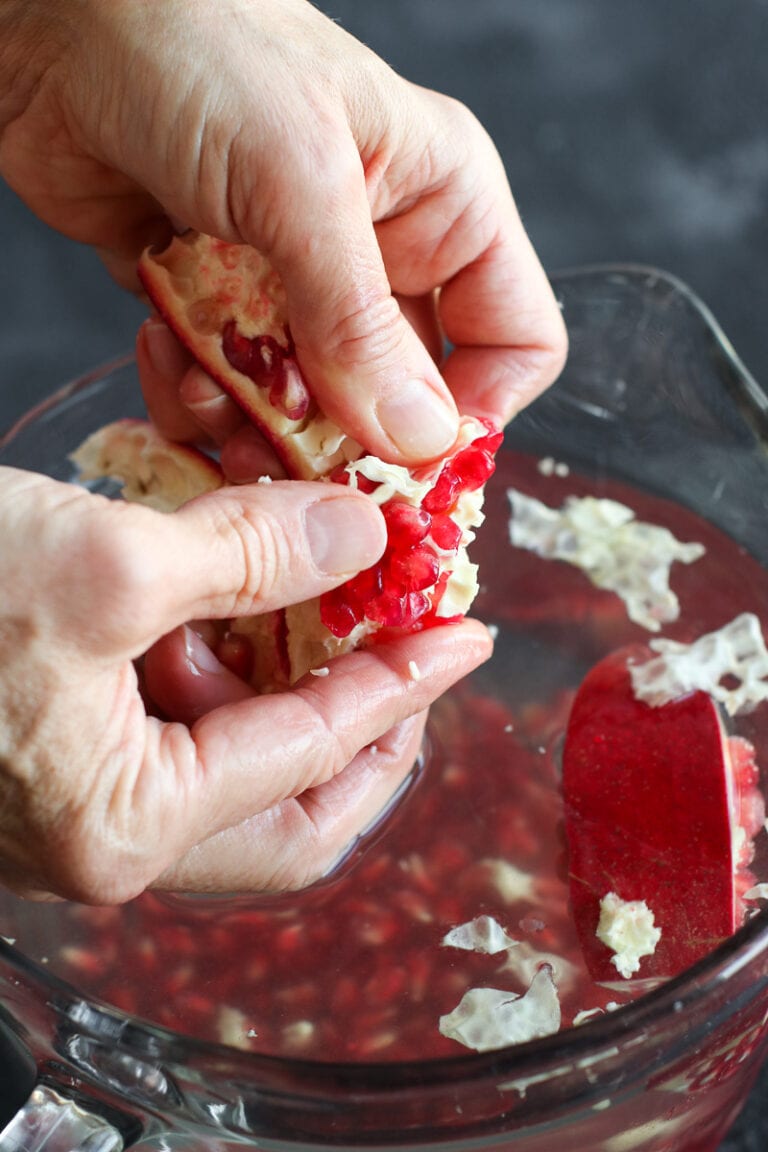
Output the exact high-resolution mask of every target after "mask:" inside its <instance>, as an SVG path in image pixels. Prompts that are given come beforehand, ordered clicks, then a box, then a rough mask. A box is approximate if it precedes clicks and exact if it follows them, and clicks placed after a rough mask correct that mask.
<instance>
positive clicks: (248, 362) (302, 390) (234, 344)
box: [221, 320, 310, 420]
mask: <svg viewBox="0 0 768 1152" xmlns="http://www.w3.org/2000/svg"><path fill="white" fill-rule="evenodd" d="M221 350H222V352H223V353H224V355H225V357H226V358H227V360H228V361H229V363H230V364H231V365H232V367H233V368H234V369H236V371H238V372H242V373H243V375H244V376H247V377H248V378H249V379H250V380H253V382H254V384H258V385H259V387H260V388H267V389H268V395H269V402H270V404H272V406H273V407H274V408H277V409H278V410H279V411H280V412H282V413H283V414H284V415H285V416H287V417H288V419H289V420H300V419H302V418H303V417H304V416H306V414H307V410H308V408H309V402H310V395H309V391H308V390H307V386H306V384H305V383H304V381H303V379H302V377H301V374H300V372H299V369H298V366H297V365H296V364H295V363H294V362H293V361H292V360H291V359H290V358H289V357H288V356H287V354H286V349H285V348H283V347H282V346H281V345H280V344H279V343H278V342H277V340H275V338H274V336H255V337H254V338H253V339H251V338H250V337H248V336H244V335H243V334H242V332H238V330H237V325H236V324H235V321H234V320H230V321H229V323H228V324H225V325H224V329H223V331H222V334H221Z"/></svg>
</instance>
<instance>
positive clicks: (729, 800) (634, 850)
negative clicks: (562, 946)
mask: <svg viewBox="0 0 768 1152" xmlns="http://www.w3.org/2000/svg"><path fill="white" fill-rule="evenodd" d="M647 652H648V649H647V648H646V647H645V646H640V645H635V646H631V647H628V648H624V649H621V650H620V651H618V652H616V653H613V654H611V655H610V656H608V657H607V658H606V659H604V660H603V661H601V662H600V663H599V664H597V665H596V666H595V667H594V668H593V669H592V671H591V672H590V673H589V674H588V675H587V677H586V678H585V680H584V681H583V683H582V685H581V687H580V689H579V692H578V693H577V695H576V698H575V701H574V704H573V708H572V710H571V714H570V717H569V721H568V727H567V733H566V739H565V745H564V749H563V798H564V805H565V831H566V838H567V847H568V870H569V887H570V898H571V905H572V910H573V915H574V919H575V923H576V926H577V930H578V933H579V939H580V942H581V946H582V950H583V953H584V956H585V958H586V961H587V963H588V966H589V969H590V972H591V974H592V975H593V977H594V978H595V979H596V980H600V981H609V982H610V981H615V980H616V978H617V973H616V968H615V966H614V965H613V964H612V954H611V951H610V949H608V948H607V947H606V946H605V945H604V944H602V943H601V942H600V940H598V938H597V936H596V929H597V926H598V923H599V919H600V901H601V899H603V898H604V897H605V896H606V894H607V893H616V895H617V896H618V897H620V899H621V900H623V901H644V902H645V903H646V904H647V905H648V907H649V908H650V910H651V911H652V912H653V915H654V921H655V924H656V926H657V927H658V928H660V929H661V938H660V940H659V942H658V945H657V946H656V948H655V951H654V952H653V954H652V955H650V956H647V957H644V958H643V960H642V962H641V965H640V970H639V973H638V975H639V976H640V977H652V978H653V977H671V976H674V975H675V974H677V973H678V972H680V971H682V970H683V969H684V968H686V967H688V966H689V965H691V964H693V963H694V962H695V961H696V960H698V959H700V958H701V957H702V956H704V955H706V953H707V952H709V951H711V949H712V948H713V947H715V946H716V945H717V944H718V943H719V942H721V941H722V940H724V939H725V938H726V937H728V936H729V935H731V933H732V932H734V931H735V929H736V928H738V927H739V926H740V924H741V922H742V920H743V915H744V905H743V903H742V900H741V895H740V894H741V892H743V891H744V888H745V886H748V882H749V881H748V879H747V878H748V876H749V873H748V872H747V871H746V866H747V864H748V862H749V859H750V858H751V844H746V843H745V841H747V840H749V837H750V835H754V834H755V832H756V831H757V827H756V824H755V820H752V819H751V817H750V822H749V826H748V827H746V828H745V826H744V824H743V823H741V822H740V815H741V813H742V812H746V811H750V812H751V810H752V808H753V806H754V804H753V802H754V803H756V804H757V807H758V808H760V811H762V804H761V802H758V793H757V789H756V772H755V770H754V761H753V756H752V750H751V746H750V745H749V744H748V743H747V742H746V741H743V740H738V741H737V742H734V743H732V740H734V738H729V737H728V735H727V734H726V732H725V730H724V728H723V724H722V721H721V718H720V712H719V709H718V706H717V704H716V703H715V701H714V700H712V698H711V697H710V696H709V695H708V694H707V693H704V692H692V693H689V694H688V695H686V696H683V697H681V698H680V699H678V700H674V701H671V702H670V703H668V704H665V705H664V706H663V707H658V708H653V707H651V706H649V705H648V704H647V703H645V702H643V701H641V700H638V699H637V697H636V696H635V693H634V691H633V687H632V680H631V675H630V668H631V665H632V663H633V662H637V661H639V660H643V659H647ZM732 753H733V754H732ZM755 811H756V809H755Z"/></svg>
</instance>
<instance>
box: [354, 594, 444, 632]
mask: <svg viewBox="0 0 768 1152" xmlns="http://www.w3.org/2000/svg"><path fill="white" fill-rule="evenodd" d="M427 611H429V600H428V599H427V597H426V596H425V595H424V593H423V592H407V593H406V594H405V595H404V596H397V595H394V594H393V593H391V592H384V593H382V595H381V596H379V597H378V598H377V599H376V600H374V601H373V602H372V603H371V604H370V605H369V607H368V610H367V612H366V616H367V617H368V619H369V620H372V621H373V622H374V623H376V624H381V625H382V626H383V627H385V628H409V627H411V626H412V625H413V624H415V623H416V621H417V620H420V619H421V617H422V616H423V615H424V614H425V613H426V612H427Z"/></svg>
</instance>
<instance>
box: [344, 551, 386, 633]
mask: <svg viewBox="0 0 768 1152" xmlns="http://www.w3.org/2000/svg"><path fill="white" fill-rule="evenodd" d="M343 591H344V593H345V595H346V598H347V602H348V603H349V605H350V607H351V608H352V609H353V611H355V612H356V613H357V614H358V615H359V617H360V619H362V618H363V616H364V615H365V609H366V606H367V605H368V603H369V602H370V601H371V600H373V599H374V598H375V597H376V596H380V595H381V593H382V592H383V591H384V581H383V576H382V571H381V564H374V565H373V567H371V568H364V569H363V571H362V572H358V574H357V576H353V577H352V579H351V580H348V581H347V583H346V584H345V585H344V587H343Z"/></svg>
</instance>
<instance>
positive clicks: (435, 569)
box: [388, 545, 440, 592]
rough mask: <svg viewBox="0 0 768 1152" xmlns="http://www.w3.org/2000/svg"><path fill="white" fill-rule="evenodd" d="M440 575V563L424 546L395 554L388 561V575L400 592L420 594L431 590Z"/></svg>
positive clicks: (429, 549)
mask: <svg viewBox="0 0 768 1152" xmlns="http://www.w3.org/2000/svg"><path fill="white" fill-rule="evenodd" d="M439 574H440V562H439V560H438V558H437V556H436V555H435V553H434V552H433V551H432V549H431V548H429V547H427V546H426V545H422V546H421V547H419V548H411V549H409V550H408V551H407V552H401V553H395V555H394V556H391V557H390V560H389V572H388V575H389V577H390V578H391V580H392V581H393V583H394V584H395V585H396V586H397V588H398V590H399V591H402V592H421V591H422V590H423V589H424V588H431V587H432V585H433V584H434V583H435V581H436V580H437V578H438V575H439Z"/></svg>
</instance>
